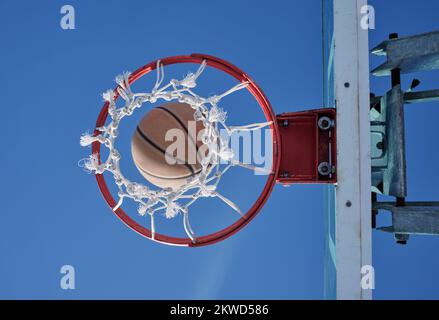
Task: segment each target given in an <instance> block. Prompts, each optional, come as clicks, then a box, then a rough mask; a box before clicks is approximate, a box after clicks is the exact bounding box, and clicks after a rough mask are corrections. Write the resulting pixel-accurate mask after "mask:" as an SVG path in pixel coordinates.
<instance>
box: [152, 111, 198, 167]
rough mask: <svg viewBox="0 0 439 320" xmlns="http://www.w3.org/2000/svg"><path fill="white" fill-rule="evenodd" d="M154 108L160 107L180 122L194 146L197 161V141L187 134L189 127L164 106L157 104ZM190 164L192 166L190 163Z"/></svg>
mask: <svg viewBox="0 0 439 320" xmlns="http://www.w3.org/2000/svg"><path fill="white" fill-rule="evenodd" d="M156 109H161V110H163V111H165V112H167V113H168V114H170V115H171V116H172V117H173V118H174V119H175V120H176V121H177V122H178V123H179V124H180V126H181V127H183V129H185V130H186V133H187V136H188V137H189V139H191V141H192V143H193V144H194V146H195V152H196V155H197V160H198V161H199V159H198V145H197V141H196V140H194V137H192V136H191V135H190V134H189V129H188V128H187V127H186V125H185V124H184V122H183V121H182V120H181V119H180V118H179V117H178V115H176V114H175V113H174V112H172V111H171V110H169V109H167V108H165V106H158V107H157V108H156ZM195 134H197V133H196V132H195ZM188 152H189V150H188ZM190 166H191V167H192V168H193V165H192V164H191V165H190Z"/></svg>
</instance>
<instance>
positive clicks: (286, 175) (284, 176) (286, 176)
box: [280, 171, 290, 178]
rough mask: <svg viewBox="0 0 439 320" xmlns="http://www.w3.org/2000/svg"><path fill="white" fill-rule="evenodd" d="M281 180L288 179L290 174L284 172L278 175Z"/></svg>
mask: <svg viewBox="0 0 439 320" xmlns="http://www.w3.org/2000/svg"><path fill="white" fill-rule="evenodd" d="M280 176H281V177H282V178H289V177H290V173H289V172H288V171H284V172H282V173H281V175H280Z"/></svg>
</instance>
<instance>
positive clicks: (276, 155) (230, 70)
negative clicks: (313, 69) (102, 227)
mask: <svg viewBox="0 0 439 320" xmlns="http://www.w3.org/2000/svg"><path fill="white" fill-rule="evenodd" d="M203 60H206V62H207V65H209V66H211V67H213V68H216V69H218V70H221V71H223V72H225V73H227V74H229V75H231V76H232V77H234V78H235V79H236V80H238V81H239V82H246V81H248V82H249V85H248V86H247V90H248V91H249V92H250V93H251V94H252V95H253V96H254V98H255V99H256V100H257V102H258V103H259V105H260V106H261V108H262V110H263V112H264V115H265V117H266V119H267V121H272V125H271V129H272V135H273V170H272V171H273V173H272V174H270V175H269V176H268V179H267V182H266V184H265V186H264V189H263V190H262V192H261V194H260V195H259V197H258V199H257V200H256V202H255V203H254V204H253V206H252V207H251V208H250V210H249V211H248V212H247V213H246V214H245V215H244V216H243V217H242V218H240V219H239V220H237V221H236V222H235V223H233V224H231V225H230V226H228V227H226V228H224V229H222V230H220V231H217V232H215V233H212V234H209V235H205V236H201V237H198V238H197V239H196V242H195V243H193V242H192V241H191V239H189V238H177V237H170V236H167V235H163V234H159V233H156V234H155V238H154V239H152V237H151V230H150V229H148V228H145V227H143V226H141V225H140V224H138V223H137V222H135V221H134V220H133V219H132V218H130V216H128V215H127V214H126V213H125V212H124V211H123V209H122V208H118V209H117V210H115V211H114V213H115V214H116V216H117V217H118V218H119V219H120V220H122V222H123V223H125V224H126V225H127V226H128V227H129V228H131V229H132V230H134V231H136V232H137V233H139V234H140V235H142V236H144V237H146V238H149V239H151V240H154V241H158V242H162V243H167V244H172V245H180V246H190V247H198V246H205V245H209V244H214V243H216V242H219V241H222V240H224V239H226V238H228V237H230V236H231V235H233V234H235V233H236V232H238V231H239V230H240V229H241V228H243V227H244V226H245V225H247V224H248V223H249V222H250V221H251V220H252V219H253V218H254V217H255V216H256V215H257V213H258V212H259V210H260V209H261V208H262V207H263V205H264V204H265V202H266V201H267V199H268V197H269V196H270V193H271V191H272V189H273V187H274V185H275V184H276V178H277V175H278V171H279V165H280V150H281V149H280V133H279V128H278V126H277V122H276V116H275V114H274V113H273V110H272V108H271V105H270V102H269V101H268V99H267V97H266V96H265V95H264V93H263V92H262V90H261V89H260V88H259V86H258V85H257V84H256V83H255V82H254V81H253V80H252V79H251V78H250V77H249V76H248V75H247V74H246V73H245V72H243V71H242V70H240V69H239V68H238V67H236V66H234V65H232V64H231V63H229V62H227V61H224V60H222V59H219V58H217V57H213V56H209V55H204V54H191V55H184V56H173V57H168V58H164V59H160V62H161V64H163V65H164V66H165V65H172V64H178V63H196V64H201V63H202V61H203ZM156 68H157V61H153V62H151V63H148V64H147V65H145V66H143V67H141V68H139V69H137V70H136V71H135V72H134V73H132V74H131V76H130V78H129V82H130V83H133V82H135V81H136V80H138V79H139V78H141V77H143V76H144V75H146V74H147V73H149V72H151V71H153V70H155V69H156ZM115 94H116V98H117V91H116V90H115ZM107 116H108V102H106V103H105V104H104V106H103V107H102V109H101V112H100V113H99V116H98V119H97V121H96V128H98V127H101V126H103V125H104V124H105V121H106V119H107ZM97 133H98V132H97V131H95V134H97ZM100 147H101V145H100V143H99V142H95V143H93V145H92V153H93V154H98V156H99V159H100ZM99 161H100V160H99ZM96 181H97V183H98V186H99V189H100V190H101V193H102V195H103V196H104V199H105V201H106V202H107V204H108V205H109V206H110V208H114V207H115V206H116V203H117V202H116V200H115V199H114V198H113V196H112V194H111V193H110V190H109V189H108V186H107V183H106V181H105V178H104V175H103V174H97V175H96Z"/></svg>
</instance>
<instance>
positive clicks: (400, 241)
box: [395, 233, 410, 245]
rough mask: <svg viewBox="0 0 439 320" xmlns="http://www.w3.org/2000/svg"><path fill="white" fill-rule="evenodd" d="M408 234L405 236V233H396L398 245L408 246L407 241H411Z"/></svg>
mask: <svg viewBox="0 0 439 320" xmlns="http://www.w3.org/2000/svg"><path fill="white" fill-rule="evenodd" d="M409 236H410V235H408V234H404V233H395V240H396V243H397V244H402V245H406V244H407V240H408V239H409Z"/></svg>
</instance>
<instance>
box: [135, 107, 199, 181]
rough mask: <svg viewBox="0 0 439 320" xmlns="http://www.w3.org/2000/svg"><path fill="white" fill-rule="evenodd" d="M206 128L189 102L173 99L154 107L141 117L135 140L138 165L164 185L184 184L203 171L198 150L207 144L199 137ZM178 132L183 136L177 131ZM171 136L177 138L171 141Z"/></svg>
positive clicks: (140, 169)
mask: <svg viewBox="0 0 439 320" xmlns="http://www.w3.org/2000/svg"><path fill="white" fill-rule="evenodd" d="M203 129H204V126H203V124H202V122H200V121H197V122H195V120H194V109H192V108H191V106H190V105H188V104H185V103H178V102H171V103H167V104H164V105H161V106H159V107H156V108H154V109H152V110H151V111H150V112H148V113H147V114H146V115H145V116H144V117H143V119H142V120H141V121H140V123H139V125H138V126H137V128H136V131H135V132H134V134H133V138H132V140H131V153H132V157H133V160H134V163H135V165H136V167H137V169H138V170H139V172H140V173H141V174H142V175H143V176H144V177H145V178H146V179H147V180H148V181H149V182H151V183H152V184H154V185H156V186H159V187H161V188H167V187H168V188H174V189H175V188H178V187H180V186H182V185H184V184H185V183H187V179H188V178H190V177H193V176H195V175H197V174H198V173H200V172H201V165H200V163H199V159H198V158H199V156H198V151H199V148H200V147H201V146H202V145H203V143H202V142H201V139H200V138H199V137H200V134H199V133H200V132H201V131H202V130H203ZM170 130H172V131H170ZM176 132H177V133H178V137H180V139H179V138H177V137H176V136H175V135H174V133H176ZM167 133H168V139H166V134H167ZM170 137H174V138H173V139H172V140H170V141H167V140H169V139H170ZM182 137H184V141H182V139H181V138H182ZM197 137H198V139H197ZM181 142H183V143H181ZM169 147H172V148H169ZM175 147H178V148H179V151H178V152H177V150H176V148H175ZM169 150H171V151H169ZM170 159H171V160H172V161H169V160H170ZM170 162H173V163H170Z"/></svg>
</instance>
